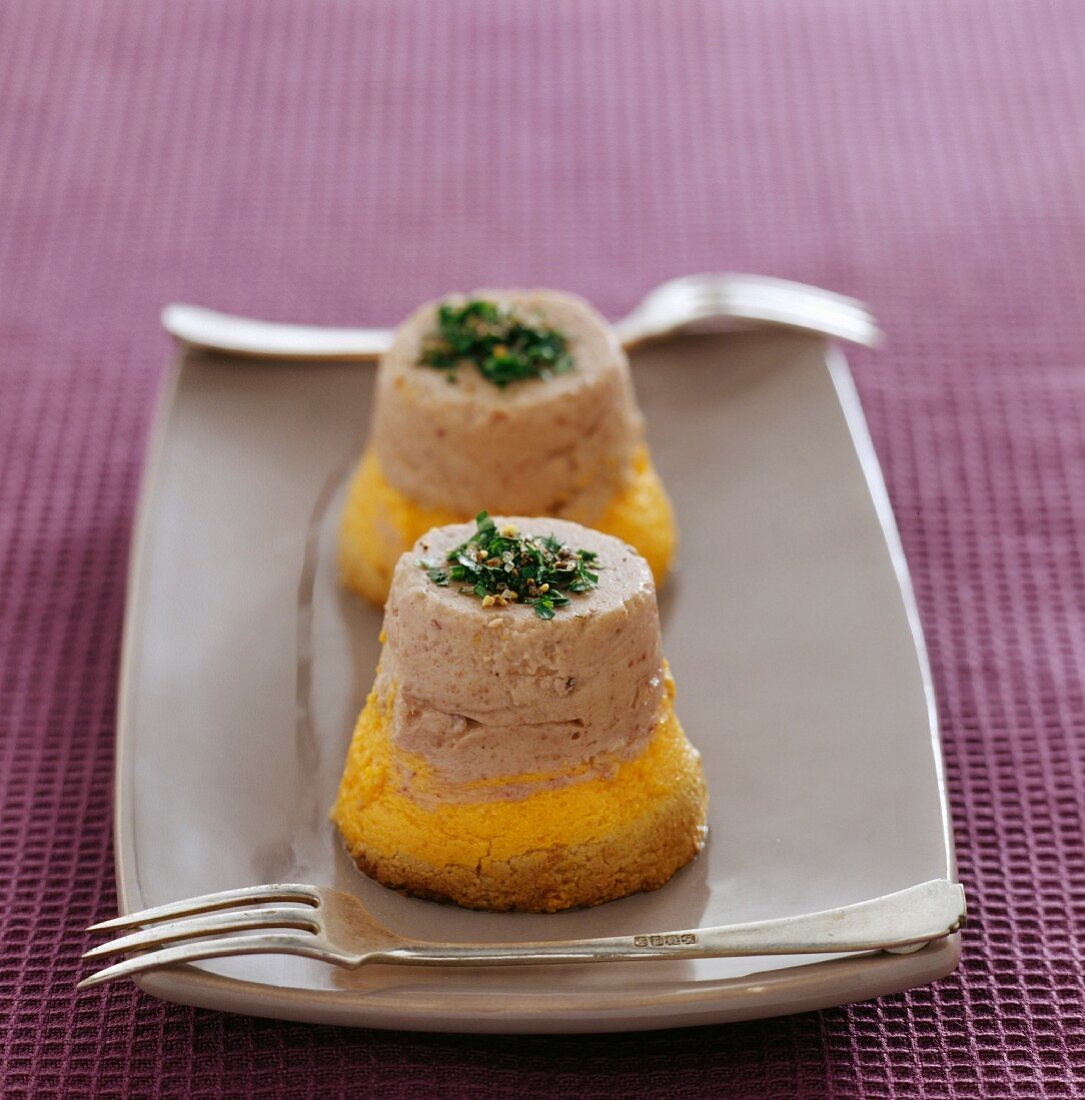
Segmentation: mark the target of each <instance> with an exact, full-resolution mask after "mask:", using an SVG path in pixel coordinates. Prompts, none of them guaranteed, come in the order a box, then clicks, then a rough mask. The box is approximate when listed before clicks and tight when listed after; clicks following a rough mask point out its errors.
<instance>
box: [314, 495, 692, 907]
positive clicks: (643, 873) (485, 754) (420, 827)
mask: <svg viewBox="0 0 1085 1100" xmlns="http://www.w3.org/2000/svg"><path fill="white" fill-rule="evenodd" d="M382 637H383V640H384V649H383V653H382V656H381V661H380V667H379V669H378V672H377V678H376V683H375V685H374V687H373V690H372V692H371V693H370V695H369V698H368V700H367V702H366V705H365V708H364V710H363V711H362V714H361V717H360V719H359V721H358V725H357V729H356V731H355V734H354V738H353V741H352V743H351V746H350V750H349V754H348V757H347V762H346V768H345V771H344V774H343V779H342V783H341V786H340V790H339V796H338V800H337V802H336V805H335V808H334V810H333V815H332V816H333V819H334V820H335V822H336V824H337V825H338V827H339V830H340V832H341V833H342V835H343V838H344V840H345V841H346V845H347V848H348V850H349V851H350V854H351V856H352V857H353V858H354V860H355V862H356V863H357V865H358V866H359V867H360V868H361V870H363V871H364V872H365V873H366V874H368V875H370V876H372V877H373V878H375V879H376V880H377V881H378V882H381V883H383V884H384V885H386V886H391V887H393V888H395V889H397V890H400V891H402V892H404V893H408V894H413V895H416V896H420V897H426V898H433V899H439V900H447V901H453V902H455V903H457V904H459V905H463V906H467V907H470V908H477V909H489V910H524V911H533V912H552V911H555V910H559V909H566V908H569V907H571V906H581V905H596V904H599V903H601V902H605V901H610V900H612V899H614V898H619V897H624V896H625V895H627V894H631V893H635V892H637V891H640V890H653V889H656V888H657V887H659V886H662V885H663V884H664V883H665V882H666V881H667V880H668V879H669V878H670V877H671V876H672V875H673V874H674V873H675V871H677V870H678V869H679V868H680V867H682V866H683V865H685V864H686V863H688V862H689V861H690V860H691V859H692V858H693V857H694V856H695V855H696V854H697V852H698V851H699V850H700V849H701V847H702V845H703V843H704V837H705V820H706V819H705V813H706V805H707V794H706V789H705V782H704V776H703V772H702V769H701V763H700V756H699V755H698V753H697V752H696V751H695V750H694V749H693V748H692V746H691V745H690V744H689V742H688V741H687V740H686V737H685V734H684V733H683V731H682V727H681V725H680V724H679V721H678V718H677V716H676V715H675V712H674V705H673V704H674V684H673V681H672V680H671V677H670V675H669V673H668V670H667V666H666V663H665V661H664V659H663V655H662V652H661V644H660V632H659V613H658V609H657V606H656V598H655V586H654V583H653V580H652V573H651V570H650V569H649V567H648V564H647V562H646V561H645V560H644V558H642V557H641V556H640V555H639V554H637V553H636V552H635V551H634V550H633V549H632V548H631V547H630V546H628V545H627V544H625V543H623V542H620V541H619V540H618V539H615V538H612V537H610V536H607V535H604V534H601V533H599V532H598V531H592V530H588V529H586V528H584V527H581V526H578V525H576V524H573V523H570V522H567V521H561V520H551V519H524V518H512V519H496V520H494V519H491V518H489V517H488V516H486V515H485V513H483V514H482V515H480V516H479V517H477V519H476V522H475V523H473V524H459V525H454V526H448V527H442V528H438V529H436V530H433V531H430V532H429V533H428V534H426V535H425V536H423V538H421V539H420V540H419V541H418V542H417V544H416V545H415V546H414V548H413V549H412V550H411V551H410V552H409V553H407V554H405V555H403V557H402V558H401V559H400V561H399V563H398V564H397V566H396V569H395V575H394V578H393V581H392V586H391V592H390V595H389V597H388V603H387V607H386V610H385V619H384V634H383V636H382Z"/></svg>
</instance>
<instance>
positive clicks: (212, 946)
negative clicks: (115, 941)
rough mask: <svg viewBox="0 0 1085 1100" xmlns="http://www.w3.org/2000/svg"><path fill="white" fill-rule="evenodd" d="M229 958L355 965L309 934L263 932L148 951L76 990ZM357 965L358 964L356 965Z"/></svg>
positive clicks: (93, 975)
mask: <svg viewBox="0 0 1085 1100" xmlns="http://www.w3.org/2000/svg"><path fill="white" fill-rule="evenodd" d="M229 955H304V956H306V957H307V958H310V959H320V960H321V961H322V962H331V963H338V964H339V965H352V964H354V963H352V961H350V960H348V959H347V957H346V956H344V955H340V954H337V953H336V952H334V951H332V950H331V948H329V947H328V946H327V944H325V943H324V941H323V940H320V939H317V937H316V936H312V935H310V934H309V933H299V932H279V933H273V934H270V935H269V934H268V933H266V932H261V933H258V934H256V935H250V936H230V935H227V936H220V937H219V938H218V939H213V940H197V941H195V942H193V943H184V944H180V945H178V946H176V947H166V948H163V949H162V950H161V951H149V952H147V954H145V955H137V956H136V957H135V958H132V959H126V960H125V961H124V962H120V963H114V964H113V965H112V966H107V967H106V968H105V969H104V970H99V971H97V972H96V973H94V974H91V975H90V977H89V978H84V979H83V980H82V981H81V982H80V983H79V984H78V985H77V986H76V989H90V988H91V987H92V986H96V985H101V984H102V983H103V982H111V981H114V980H115V979H116V978H130V977H132V975H134V974H141V973H143V971H145V970H154V969H156V968H158V967H160V966H173V965H174V964H176V963H189V962H198V961H199V960H200V959H219V958H226V957H227V956H229ZM355 962H356V961H355Z"/></svg>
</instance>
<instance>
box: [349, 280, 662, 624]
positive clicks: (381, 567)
mask: <svg viewBox="0 0 1085 1100" xmlns="http://www.w3.org/2000/svg"><path fill="white" fill-rule="evenodd" d="M483 508H485V509H488V510H489V511H491V512H502V513H506V514H520V515H545V516H554V517H558V518H563V519H570V520H574V521H576V522H578V523H583V524H586V525H589V526H592V527H595V528H597V529H598V530H601V531H604V532H607V533H609V534H612V535H615V536H616V537H618V538H621V539H623V540H624V541H626V542H629V543H631V544H632V545H633V546H635V547H636V548H637V550H638V551H639V552H640V553H641V554H642V555H643V556H644V557H645V558H646V559H647V561H648V563H649V564H650V566H651V568H652V571H653V573H654V574H655V577H656V580H657V582H659V581H661V580H662V579H663V576H664V575H665V573H666V572H667V569H668V567H669V565H670V561H671V558H672V556H673V553H674V548H675V526H674V517H673V514H672V511H671V506H670V502H669V501H668V499H667V495H666V493H665V491H664V489H663V485H662V483H661V482H660V480H659V477H658V475H657V474H656V472H655V470H654V469H653V466H652V461H651V457H650V455H649V453H648V449H647V446H646V445H645V442H644V426H643V420H642V417H641V415H640V412H639V410H638V409H637V406H636V401H635V398H634V394H633V386H632V381H631V379H630V374H629V363H628V360H627V359H626V356H625V352H624V351H623V350H622V348H621V345H620V344H619V343H618V340H617V338H616V337H615V335H614V333H613V332H612V330H611V329H610V327H609V326H608V325H607V323H606V321H604V320H603V318H602V317H601V316H599V314H598V313H596V312H595V310H594V309H592V308H591V306H589V305H588V304H587V303H586V302H584V301H583V300H582V299H580V298H577V297H575V296H573V295H570V294H562V293H558V292H556V291H549V290H533V291H522V290H501V291H497V290H482V291H477V292H476V293H475V294H473V295H471V296H469V297H466V298H463V297H452V298H448V299H445V300H443V301H440V302H431V303H429V304H427V305H424V306H422V307H421V308H420V309H418V310H416V311H415V313H413V314H412V315H411V316H410V317H409V318H408V319H407V320H406V321H405V322H404V324H403V325H402V326H401V327H400V328H399V330H398V331H397V333H396V337H395V340H394V342H393V344H392V347H391V349H390V350H389V351H388V353H387V354H386V355H385V356H384V357H383V358H382V360H381V362H380V365H379V367H378V370H377V381H376V391H375V403H374V408H373V418H372V426H371V432H370V438H369V444H368V446H367V448H366V450H365V452H364V454H363V456H362V459H361V461H360V463H359V465H358V468H357V470H356V472H355V474H354V477H353V478H352V481H351V485H350V489H349V494H348V500H347V505H346V509H345V511H344V515H343V521H342V531H341V541H340V565H341V572H342V576H343V580H344V582H345V583H346V584H347V585H349V586H350V587H352V588H354V589H355V590H357V591H358V592H359V593H361V594H362V595H363V596H365V597H366V598H368V599H370V600H372V601H374V602H375V603H383V602H384V599H385V598H386V596H387V595H388V586H389V582H390V580H391V576H392V570H393V569H394V567H395V564H396V562H397V561H398V559H399V557H400V555H401V554H402V553H404V552H405V551H407V550H409V549H410V547H411V546H412V545H413V544H414V542H415V540H416V539H418V538H419V537H421V536H422V535H423V534H424V533H425V532H426V531H428V530H429V529H430V528H431V527H435V526H441V525H444V524H449V523H455V522H463V521H465V520H468V519H470V517H472V516H474V515H475V514H476V513H477V512H479V511H480V510H482V509H483Z"/></svg>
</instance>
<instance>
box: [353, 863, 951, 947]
mask: <svg viewBox="0 0 1085 1100" xmlns="http://www.w3.org/2000/svg"><path fill="white" fill-rule="evenodd" d="M964 919H965V896H964V887H962V886H961V885H960V884H959V883H953V882H950V881H949V880H948V879H932V880H931V881H930V882H924V883H922V884H921V885H919V886H912V887H910V888H909V889H907V890H901V891H899V892H897V893H895V894H886V895H885V896H884V897H880V898H874V899H873V900H871V901H863V902H859V903H857V904H855V905H845V906H843V907H842V908H839V909H829V910H825V911H824V912H819V913H806V914H803V915H801V916H796V917H782V918H779V919H777V920H769V921H755V922H752V923H749V924H730V925H721V926H719V927H716V928H697V929H690V930H687V931H681V932H663V933H649V934H645V935H634V936H613V937H609V938H606V939H594V940H556V941H552V942H541V943H523V944H472V945H466V944H437V943H416V944H409V945H406V946H404V947H398V948H393V949H391V950H387V951H381V952H374V953H372V954H367V955H365V956H364V957H362V958H359V960H358V962H359V964H360V963H361V962H389V963H407V964H414V965H419V966H448V965H456V964H461V965H470V966H487V965H491V966H500V965H508V964H523V965H529V964H532V963H591V962H614V961H617V960H623V959H704V958H720V957H724V956H741V955H806V954H822V953H829V952H833V953H836V952H842V953H847V952H856V951H893V952H900V953H906V952H908V951H910V950H919V949H920V948H921V947H923V946H925V945H926V944H927V943H929V942H930V941H931V940H936V939H941V938H942V937H944V936H949V935H952V934H953V933H954V932H956V931H957V930H958V929H959V928H960V927H961V926H962V924H963V923H964Z"/></svg>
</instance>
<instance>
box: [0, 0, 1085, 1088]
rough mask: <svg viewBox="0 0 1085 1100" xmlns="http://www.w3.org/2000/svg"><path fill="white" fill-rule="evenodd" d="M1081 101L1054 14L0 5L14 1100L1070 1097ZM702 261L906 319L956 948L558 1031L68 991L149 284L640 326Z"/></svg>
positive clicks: (87, 873) (0, 413)
mask: <svg viewBox="0 0 1085 1100" xmlns="http://www.w3.org/2000/svg"><path fill="white" fill-rule="evenodd" d="M1083 102H1085V8H1083V7H1082V6H1081V5H1080V4H1075V3H1072V2H1069V0H1067V2H1065V3H1047V2H1042V0H1035V2H1033V0H1022V2H1009V0H1007V2H1004V3H1001V4H997V5H996V4H993V3H988V2H972V0H957V2H955V3H953V4H945V3H940V2H936V0H932V2H929V3H928V2H921V0H909V2H908V3H900V4H893V5H891V4H869V3H864V2H863V0H835V2H827V3H820V4H816V3H815V4H811V3H807V2H805V0H802V2H798V0H797V2H794V3H787V2H782V0H776V2H774V0H738V2H731V3H726V4H724V3H722V2H721V3H695V2H692V0H690V2H685V3H674V2H667V0H658V2H653V3H645V2H633V0H598V2H594V3H586V2H574V0H564V2H553V0H532V2H531V3H526V2H520V0H504V2H503V0H491V2H470V0H461V2H459V3H454V2H452V0H448V2H442V3H426V2H415V0H403V2H399V3H393V2H392V0H381V2H373V3H362V2H358V0H341V2H335V0H311V2H302V0H237V2H234V3H229V4H226V3H222V2H221V0H185V2H184V3H169V2H168V0H154V2H152V0H87V2H85V3H60V2H58V0H6V2H5V3H4V4H3V5H0V456H2V457H0V729H2V738H0V899H2V913H3V929H2V943H0V997H2V1002H3V1003H2V1005H0V1037H2V1042H0V1051H2V1053H0V1094H3V1095H5V1096H23V1095H35V1096H40V1095H50V1094H61V1095H69V1096H80V1095H88V1094H91V1093H98V1094H120V1093H130V1094H134V1095H141V1096H142V1095H159V1094H161V1095H168V1096H175V1095H189V1094H191V1095H198V1094H199V1095H211V1094H228V1095H258V1096H265V1095H276V1094H280V1093H290V1094H295V1095H306V1094H320V1095H334V1094H336V1093H338V1092H343V1091H347V1090H351V1089H353V1090H357V1091H359V1092H361V1093H365V1092H367V1091H368V1092H372V1093H374V1094H376V1093H379V1094H380V1095H387V1096H398V1095H408V1094H410V1095H413V1094H415V1093H417V1092H419V1091H420V1090H426V1091H430V1092H433V1093H435V1094H439V1095H455V1094H459V1093H462V1094H468V1093H470V1094H472V1095H480V1096H509V1097H514V1096H515V1097H519V1096H522V1095H537V1094H544V1093H554V1094H562V1095H576V1096H586V1097H590V1096H610V1095H631V1094H641V1095H674V1096H701V1095H726V1094H734V1095H740V1096H778V1097H793V1096H824V1095H833V1096H853V1095H862V1096H874V1097H889V1096H892V1097H896V1096H908V1097H913V1096H923V1097H942V1096H962V1097H976V1096H999V1097H1001V1096H1008V1095H1015V1094H1016V1095H1021V1096H1037V1095H1041V1094H1045V1093H1046V1094H1048V1095H1052V1096H1071V1095H1074V1094H1075V1093H1077V1094H1080V1092H1081V1090H1085V1024H1083V1016H1085V991H1083V978H1082V965H1081V963H1082V958H1081V955H1082V948H1081V939H1082V931H1083V927H1085V849H1083V841H1082V833H1083V818H1085V807H1083V787H1085V783H1083V768H1085V761H1083V747H1085V697H1083V689H1082V682H1081V669H1082V664H1083V662H1085V604H1083V601H1085V371H1083V359H1085V352H1083V350H1082V349H1083V347H1085V293H1083V290H1085V276H1083V275H1082V265H1083V262H1085V205H1083V199H1082V194H1083V192H1082V181H1083V180H1085V115H1083V112H1082V107H1081V105H1082V103H1083ZM712 269H717V270H736V271H755V272H762V273H766V274H775V275H782V276H787V277H791V278H797V279H801V280H804V281H807V282H811V283H815V284H820V285H823V286H828V287H831V288H834V289H838V290H843V291H847V292H850V293H854V294H857V295H859V296H862V297H864V298H866V299H867V300H869V301H870V302H871V303H872V304H873V306H874V308H875V310H876V312H877V313H878V315H879V317H880V318H881V319H882V320H883V322H884V324H885V327H886V329H887V331H888V333H889V336H890V344H889V346H888V347H887V349H886V350H885V351H883V352H881V353H879V354H877V355H860V356H855V357H853V362H854V363H855V366H856V372H857V375H858V382H859V387H860V390H861V393H862V396H863V399H864V403H865V406H866V409H867V413H868V416H869V419H870V423H871V427H872V430H873V434H874V438H875V442H876V444H877V448H878V452H879V454H880V456H881V459H882V461H883V463H884V466H885V471H886V475H887V479H888V482H889V487H890V491H891V493H892V496H893V500H894V504H895V507H896V512H897V518H898V521H899V524H900V527H901V530H902V534H903V538H904V543H905V547H906V550H907V552H908V557H909V560H910V562H911V566H912V570H913V576H914V579H915V583H916V588H917V592H918V598H919V604H920V608H921V611H922V615H923V621H924V624H925V627H926V630H927V637H928V641H929V644H930V649H931V656H932V661H933V665H934V670H935V675H936V678H937V689H938V697H939V703H940V711H941V717H942V722H943V728H944V731H945V741H946V752H947V758H948V759H947V763H948V773H949V784H950V791H951V795H952V801H953V808H954V813H955V816H956V823H957V833H958V842H959V857H960V864H961V875H962V878H963V880H964V881H965V883H966V885H967V886H968V888H969V892H970V896H971V909H972V916H973V920H972V924H971V926H970V928H969V930H968V933H967V936H966V941H965V954H964V961H963V963H962V965H961V968H960V970H959V971H958V972H957V973H956V974H955V975H953V976H952V977H950V978H947V979H946V980H944V981H941V982H939V983H937V984H936V985H934V986H933V987H931V988H927V989H921V990H917V991H915V992H912V993H909V994H906V995H902V996H897V997H889V998H885V999H883V1000H881V1001H877V1002H871V1003H867V1004H862V1005H856V1006H852V1007H850V1008H844V1009H836V1010H831V1011H826V1012H822V1013H819V1014H808V1015H804V1016H798V1017H791V1018H786V1019H778V1020H772V1021H766V1022H761V1023H754V1024H746V1025H737V1026H729V1027H711V1028H703V1029H696V1030H689V1031H681V1032H666V1033H655V1034H646V1035H619V1036H597V1037H580V1038H560V1037H553V1038H510V1037H490V1038H487V1037H474V1038H464V1037H453V1036H427V1035H410V1034H401V1033H400V1034H396V1033H382V1032H372V1031H370V1032H354V1031H347V1030H336V1029H332V1028H315V1027H308V1026H303V1025H292V1024H280V1023H273V1022H267V1021H259V1020H249V1019H243V1018H237V1017H228V1016H222V1015H218V1014H215V1013H210V1012H202V1011H193V1010H190V1009H187V1008H180V1007H175V1006H171V1005H166V1004H161V1003H158V1002H156V1001H153V1000H151V999H149V998H147V997H145V996H143V995H142V994H140V993H139V992H138V991H136V990H135V989H134V988H132V987H131V986H125V985H119V986H116V987H106V988H105V989H103V990H101V991H94V992H91V993H88V994H85V995H81V996H78V997H77V996H76V995H75V992H74V982H75V980H76V978H77V976H78V975H79V974H80V973H81V967H80V964H79V962H78V955H79V953H80V951H81V950H83V948H84V946H85V942H86V941H85V939H84V937H83V935H82V934H81V929H82V928H84V927H85V926H86V925H87V924H88V923H89V922H91V921H92V920H94V919H98V918H101V917H102V916H104V915H108V914H109V913H111V912H112V911H113V910H114V907H115V900H116V899H115V895H114V887H113V877H112V862H111V860H112V852H111V846H110V839H109V837H110V827H111V806H110V798H111V770H112V747H113V729H114V718H115V715H114V696H115V693H116V677H117V656H118V647H119V637H120V625H121V617H122V610H123V604H124V572H125V565H126V555H127V545H128V538H129V530H130V526H131V521H132V511H133V502H134V496H135V492H136V487H137V482H138V478H139V473H140V467H141V463H142V458H143V448H144V440H145V435H146V431H147V428H148V425H149V417H150V413H151V407H152V401H153V396H154V392H155V389H156V386H157V384H158V381H159V379H160V378H161V375H162V371H163V369H164V366H165V364H166V361H167V358H168V356H169V351H170V349H169V346H168V343H167V341H166V339H165V338H164V337H163V335H162V334H161V332H160V331H159V329H158V327H157V322H156V315H157V312H158V310H159V308H160V307H161V306H162V305H163V304H164V303H165V302H167V301H170V300H174V299H184V300H190V301H196V302H202V303H206V304H209V305H215V306H218V307H220V308H224V309H232V310H236V311H239V312H248V313H251V314H255V315H262V316H268V317H274V318H281V319H298V320H307V321H323V322H335V323H351V322H358V321H367V322H374V323H392V322H394V321H396V320H397V319H398V318H400V317H401V316H402V315H403V314H404V313H405V312H406V311H407V310H408V308H409V307H411V306H412V305H413V304H414V303H416V302H417V301H419V300H421V299H423V298H425V297H427V296H431V295H434V294H437V293H440V292H442V291H444V290H447V289H449V288H452V287H457V288H463V289H467V288H470V287H471V286H474V285H478V284H491V285H493V284H497V285H500V284H518V283H534V284H543V285H554V286H560V287H566V288H569V289H572V290H576V291H579V292H581V293H583V294H586V295H587V296H589V297H590V298H592V299H593V300H595V301H596V302H597V303H598V304H599V305H600V306H601V307H602V308H603V309H604V310H605V311H608V312H610V313H612V314H617V313H620V312H621V311H622V310H624V309H625V308H627V307H628V306H629V305H631V304H632V302H633V301H634V300H635V299H636V298H637V297H638V296H639V294H640V293H641V292H643V291H644V290H645V289H646V288H648V287H649V286H651V285H653V284H654V283H656V282H658V281H660V280H662V279H664V278H666V277H668V276H671V275H675V274H679V273H685V272H689V271H700V270H712ZM648 412H649V415H650V414H651V410H648Z"/></svg>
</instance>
